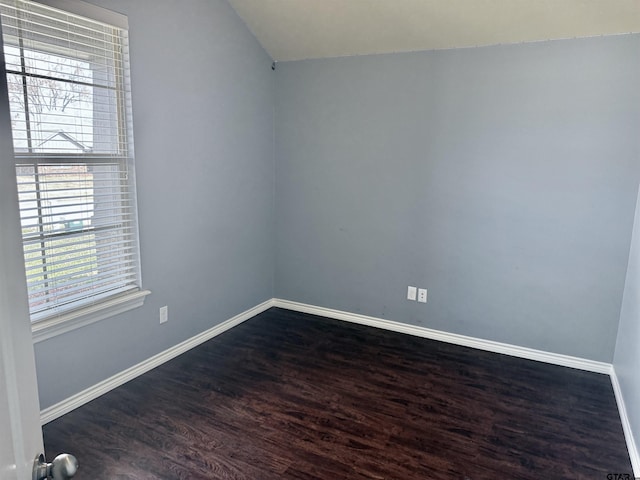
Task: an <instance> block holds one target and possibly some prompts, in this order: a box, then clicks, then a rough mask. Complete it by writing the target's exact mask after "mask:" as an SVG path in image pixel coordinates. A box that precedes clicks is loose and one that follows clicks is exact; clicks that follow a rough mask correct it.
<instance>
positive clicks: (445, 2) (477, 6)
mask: <svg viewBox="0 0 640 480" xmlns="http://www.w3.org/2000/svg"><path fill="white" fill-rule="evenodd" d="M228 1H229V3H230V4H231V5H232V7H233V8H234V9H235V10H236V12H238V14H239V15H240V17H241V18H242V19H243V20H244V22H245V23H246V24H247V26H248V27H249V29H250V30H251V31H252V32H253V34H254V35H255V36H256V38H257V39H258V41H259V42H260V43H261V44H262V46H263V47H264V48H265V49H266V50H267V52H268V53H269V54H270V55H271V57H272V58H273V59H274V60H276V61H288V60H300V59H307V58H323V57H341V56H349V55H367V54H374V53H390V52H407V51H417V50H434V49H447V48H464V47H474V46H482V45H496V44H509V43H521V42H536V41H544V40H553V39H564V38H574V37H592V36H600V35H615V34H625V33H637V32H640V0H228Z"/></svg>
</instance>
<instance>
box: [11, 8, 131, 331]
mask: <svg viewBox="0 0 640 480" xmlns="http://www.w3.org/2000/svg"><path fill="white" fill-rule="evenodd" d="M0 15H1V20H2V32H3V44H4V47H3V48H4V58H5V62H6V68H7V80H8V89H9V101H10V108H11V122H12V131H13V144H14V151H15V157H16V174H17V183H18V194H19V203H20V216H21V222H22V236H23V246H24V256H25V269H26V273H27V284H28V290H29V303H30V311H31V318H32V321H39V320H43V319H46V318H50V317H52V316H56V315H60V314H62V313H65V312H68V311H70V310H74V309H77V308H82V307H86V306H90V305H93V304H95V303H96V302H100V301H101V300H104V299H106V298H110V297H112V296H114V295H119V294H122V293H123V292H127V291H130V290H133V289H138V287H139V277H140V272H139V257H138V240H137V221H136V202H135V183H134V175H133V172H134V171H133V141H132V128H131V109H130V92H129V77H128V44H127V31H126V30H124V29H122V28H118V27H116V26H113V25H108V24H106V23H102V22H98V21H94V20H92V19H88V18H85V17H82V16H78V15H75V14H72V13H68V12H64V11H61V10H58V9H55V8H52V7H49V6H45V5H43V4H40V3H36V2H32V1H28V0H0Z"/></svg>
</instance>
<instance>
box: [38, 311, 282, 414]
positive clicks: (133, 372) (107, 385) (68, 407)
mask: <svg viewBox="0 0 640 480" xmlns="http://www.w3.org/2000/svg"><path fill="white" fill-rule="evenodd" d="M271 307H273V299H271V300H267V301H266V302H263V303H261V304H260V305H256V306H255V307H253V308H250V309H249V310H246V311H244V312H242V313H240V314H238V315H236V316H235V317H232V318H230V319H229V320H226V321H224V322H222V323H220V324H218V325H216V326H215V327H213V328H210V329H209V330H206V331H204V332H202V333H200V334H198V335H195V336H194V337H191V338H189V339H188V340H185V341H184V342H182V343H179V344H177V345H175V346H173V347H171V348H169V349H167V350H165V351H164V352H161V353H159V354H157V355H154V356H153V357H151V358H148V359H147V360H145V361H143V362H141V363H139V364H137V365H134V366H133V367H131V368H127V369H126V370H123V371H122V372H120V373H117V374H116V375H114V376H112V377H110V378H107V379H106V380H103V381H102V382H100V383H97V384H96V385H94V386H92V387H89V388H87V389H86V390H83V391H82V392H80V393H77V394H76V395H73V396H71V397H69V398H67V399H65V400H63V401H61V402H59V403H57V404H55V405H52V406H51V407H48V408H45V409H44V410H42V411H41V412H40V422H41V423H42V425H44V424H46V423H49V422H51V421H52V420H55V419H56V418H59V417H61V416H62V415H64V414H66V413H69V412H70V411H72V410H74V409H76V408H78V407H81V406H82V405H84V404H86V403H89V402H90V401H91V400H95V399H96V398H98V397H99V396H101V395H104V394H105V393H107V392H109V391H111V390H113V389H114V388H116V387H119V386H120V385H123V384H125V383H126V382H128V381H129V380H133V379H134V378H136V377H138V376H140V375H142V374H143V373H146V372H148V371H149V370H152V369H154V368H155V367H157V366H160V365H162V364H163V363H165V362H168V361H169V360H171V359H173V358H175V357H177V356H178V355H180V354H182V353H185V352H187V351H188V350H191V349H192V348H194V347H197V346H198V345H200V344H201V343H204V342H206V341H207V340H210V339H212V338H213V337H216V336H218V335H220V334H221V333H224V332H226V331H227V330H229V329H231V328H233V327H235V326H237V325H240V324H241V323H242V322H244V321H246V320H249V319H250V318H252V317H255V316H256V315H258V314H259V313H262V312H264V311H265V310H268V309H269V308H271Z"/></svg>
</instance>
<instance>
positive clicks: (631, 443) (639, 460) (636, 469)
mask: <svg viewBox="0 0 640 480" xmlns="http://www.w3.org/2000/svg"><path fill="white" fill-rule="evenodd" d="M611 385H612V386H613V393H614V394H615V396H616V403H617V404H618V411H619V412H620V420H621V422H622V430H623V431H624V439H625V440H626V442H627V450H628V451H629V458H630V460H631V466H632V467H633V475H634V477H636V478H640V455H639V454H638V447H637V445H636V441H635V440H634V437H633V431H632V429H631V423H630V422H629V417H628V416H627V407H626V406H625V403H624V397H623V395H622V389H621V388H620V383H619V382H618V375H616V371H615V368H612V369H611Z"/></svg>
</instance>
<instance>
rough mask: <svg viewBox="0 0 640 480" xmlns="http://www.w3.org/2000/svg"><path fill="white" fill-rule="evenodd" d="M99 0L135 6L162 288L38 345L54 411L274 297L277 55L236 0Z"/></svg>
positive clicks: (137, 121)
mask: <svg viewBox="0 0 640 480" xmlns="http://www.w3.org/2000/svg"><path fill="white" fill-rule="evenodd" d="M93 3H96V4H99V5H100V6H103V7H106V8H109V9H112V10H115V11H118V12H121V13H124V14H126V15H127V16H128V17H129V26H130V32H131V33H130V41H131V47H130V52H131V70H132V90H133V115H134V133H135V149H136V163H137V180H138V203H139V217H140V238H141V251H142V275H143V282H144V287H145V288H148V289H150V290H151V291H152V292H153V293H152V295H150V296H149V297H147V301H146V304H145V306H144V307H143V308H140V309H137V310H134V311H131V312H129V313H127V314H123V315H120V316H116V317H112V318H110V319H107V320H103V321H101V322H98V323H96V324H94V325H91V326H88V327H84V328H81V329H79V330H76V331H74V332H72V333H69V334H66V335H63V336H60V337H57V338H54V339H51V340H48V341H45V342H42V343H38V344H37V345H36V361H37V368H38V379H39V388H40V398H41V406H42V407H43V408H44V407H47V406H50V405H52V404H54V403H56V402H58V401H60V400H63V399H65V398H67V397H68V396H70V395H73V394H75V393H77V392H79V391H81V390H83V389H84V388H87V387H89V386H92V385H94V384H95V383H97V382H99V381H101V380H103V379H105V378H107V377H109V376H111V375H113V374H115V373H117V372H119V371H121V370H123V369H126V368H128V367H130V366H132V365H134V364H136V363H138V362H140V361H142V360H145V359H146V358H148V357H150V356H152V355H154V354H157V353H159V352H161V351H163V350H165V349H167V348H168V347H170V346H173V345H175V344H177V343H179V342H181V341H183V340H185V339H187V338H189V337H191V336H193V335H195V334H197V333H199V332H201V331H204V330H206V329H207V328H210V327H212V326H214V325H215V324H217V323H220V322H221V321H223V320H226V319H228V318H230V317H232V316H234V315H236V314H238V313H240V312H242V311H244V310H246V309H248V308H250V307H253V306H255V305H257V304H259V303H261V302H263V301H265V300H267V299H270V298H272V297H273V268H274V265H273V260H274V258H273V254H274V245H273V241H274V233H273V225H274V213H273V202H274V199H273V184H274V180H273V175H274V164H273V108H274V103H273V102H274V72H273V71H272V70H271V59H270V57H269V56H268V55H267V54H266V53H265V52H264V50H263V49H262V48H261V47H260V45H259V44H258V43H257V41H256V40H255V38H254V37H253V36H252V35H251V34H250V33H249V32H248V30H247V29H246V28H245V26H244V24H243V23H242V22H241V21H240V19H239V18H238V17H237V16H236V14H235V12H234V11H233V10H232V9H231V7H230V6H229V5H228V4H227V3H226V2H225V1H223V0H189V2H188V8H186V5H185V2H183V1H179V0H154V1H153V2H140V1H136V2H132V1H130V0H95V1H94V2H93ZM151 3H152V5H151ZM162 305H168V306H169V322H168V323H166V324H164V325H159V322H158V308H159V307H160V306H162Z"/></svg>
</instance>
